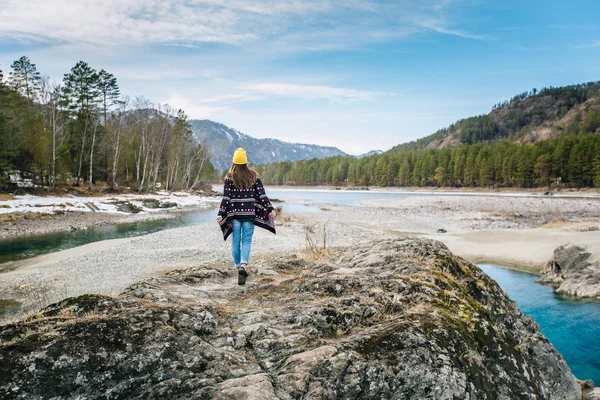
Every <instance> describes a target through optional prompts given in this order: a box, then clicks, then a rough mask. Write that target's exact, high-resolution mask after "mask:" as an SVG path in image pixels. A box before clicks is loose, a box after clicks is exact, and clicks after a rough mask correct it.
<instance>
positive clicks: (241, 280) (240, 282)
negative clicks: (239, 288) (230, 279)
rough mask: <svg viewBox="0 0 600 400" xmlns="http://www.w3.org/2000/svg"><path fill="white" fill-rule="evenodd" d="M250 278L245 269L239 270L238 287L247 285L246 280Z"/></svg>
mask: <svg viewBox="0 0 600 400" xmlns="http://www.w3.org/2000/svg"><path fill="white" fill-rule="evenodd" d="M247 277H248V272H246V269H245V268H244V267H240V268H238V285H245V284H246V278H247Z"/></svg>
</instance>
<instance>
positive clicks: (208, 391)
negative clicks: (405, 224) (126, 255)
mask: <svg viewBox="0 0 600 400" xmlns="http://www.w3.org/2000/svg"><path fill="white" fill-rule="evenodd" d="M0 397H2V398H7V399H12V398H15V399H45V398H56V399H75V398H90V399H91V398H98V399H100V398H107V399H108V398H110V399H126V398H139V399H157V398H161V399H165V398H168V399H205V398H214V399H461V400H462V399H573V400H575V399H577V400H578V399H580V398H581V388H580V386H579V384H578V383H577V380H576V379H575V377H574V376H573V375H572V374H571V372H570V369H569V367H568V366H567V364H566V363H565V362H564V360H563V359H562V357H561V356H560V354H559V353H558V352H557V351H556V350H555V349H554V348H553V346H552V345H551V344H550V343H549V342H548V340H547V339H546V338H545V337H544V336H543V335H542V334H541V333H540V331H539V329H538V326H537V324H536V323H535V322H534V321H533V320H531V318H529V317H525V316H523V315H522V314H521V312H520V311H519V310H518V308H517V307H516V305H515V303H514V302H512V301H511V300H510V299H508V298H507V297H506V295H505V294H504V293H503V291H502V290H501V289H500V288H499V287H498V285H497V284H496V283H495V282H494V281H493V280H491V279H490V278H489V277H488V276H487V275H485V274H484V273H483V272H482V271H481V270H479V268H477V267H476V266H474V265H472V264H470V263H468V262H466V261H465V260H463V259H460V258H458V257H455V256H454V255H452V254H451V253H450V252H449V251H448V249H447V248H446V247H445V246H444V245H443V244H441V243H439V242H436V241H432V240H424V239H407V238H399V239H394V240H383V241H379V242H376V243H370V244H367V245H361V246H357V247H353V248H347V249H341V250H338V251H335V252H333V254H332V255H331V256H330V257H329V258H328V259H327V260H325V261H323V262H319V263H312V262H308V261H304V260H302V259H298V258H296V257H294V256H280V257H279V258H276V259H270V260H267V261H265V262H263V263H262V264H259V265H255V267H254V268H252V269H251V280H250V281H249V283H248V285H247V286H246V287H238V286H237V285H235V283H234V276H233V273H232V271H230V270H229V269H228V268H227V267H225V266H224V265H223V266H221V265H210V266H199V267H194V268H190V269H186V270H178V271H173V272H171V273H169V274H167V275H165V276H162V277H154V278H151V279H149V280H147V281H145V282H141V283H139V284H136V285H133V286H132V287H130V288H129V289H128V290H127V291H125V292H124V293H123V294H121V295H119V296H115V297H109V296H98V295H86V296H79V297H75V298H70V299H66V300H64V301H62V302H60V303H57V304H54V305H52V306H50V307H48V308H46V309H44V310H43V311H42V312H40V313H39V314H35V315H31V316H29V317H27V318H25V319H23V320H21V321H18V322H16V323H11V324H8V325H5V326H2V327H0Z"/></svg>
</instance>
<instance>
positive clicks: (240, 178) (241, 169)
mask: <svg viewBox="0 0 600 400" xmlns="http://www.w3.org/2000/svg"><path fill="white" fill-rule="evenodd" d="M227 178H229V179H231V180H232V181H233V184H234V185H235V187H236V188H238V189H242V190H247V189H250V188H251V187H252V186H254V184H255V183H256V179H257V178H258V173H257V172H256V171H254V170H252V169H250V168H248V165H247V164H231V168H230V169H229V172H228V173H227Z"/></svg>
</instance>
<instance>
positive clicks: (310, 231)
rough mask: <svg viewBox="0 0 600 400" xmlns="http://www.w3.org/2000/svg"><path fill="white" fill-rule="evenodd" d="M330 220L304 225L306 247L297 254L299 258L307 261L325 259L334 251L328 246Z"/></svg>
mask: <svg viewBox="0 0 600 400" xmlns="http://www.w3.org/2000/svg"><path fill="white" fill-rule="evenodd" d="M328 225H329V222H317V223H316V224H312V225H304V240H305V247H304V248H303V249H302V251H301V252H300V253H298V254H297V256H298V258H300V259H302V260H306V261H312V262H320V261H324V260H326V259H327V258H329V256H331V254H332V253H333V249H332V248H331V247H329V246H328V242H327V233H328V232H327V227H328Z"/></svg>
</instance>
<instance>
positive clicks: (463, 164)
mask: <svg viewBox="0 0 600 400" xmlns="http://www.w3.org/2000/svg"><path fill="white" fill-rule="evenodd" d="M258 171H259V172H260V173H261V175H262V176H263V180H264V181H265V182H266V183H270V184H289V185H346V184H347V185H378V186H447V187H464V186H466V187H520V188H531V187H545V186H546V187H547V186H551V185H553V186H559V187H578V188H581V187H600V83H598V82H596V83H587V84H582V85H575V86H568V87H564V88H549V89H543V90H541V91H539V92H537V91H536V90H534V91H532V92H531V93H523V94H521V95H518V96H515V97H514V98H513V99H511V100H510V101H507V102H505V103H502V104H498V105H495V106H494V108H493V110H492V112H491V113H490V114H488V115H485V116H479V117H473V118H467V119H464V120H461V121H458V122H457V123H455V124H453V125H452V126H450V127H448V128H446V129H443V130H440V131H438V132H437V133H435V134H434V135H431V136H428V137H426V138H423V139H420V140H418V141H415V142H411V143H407V144H404V145H400V146H397V147H395V148H393V149H392V150H390V151H388V152H386V153H384V154H382V155H375V156H371V157H365V158H362V159H358V160H357V159H354V158H352V157H334V158H330V159H325V160H308V161H299V162H296V163H277V164H270V165H266V166H259V167H258Z"/></svg>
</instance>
